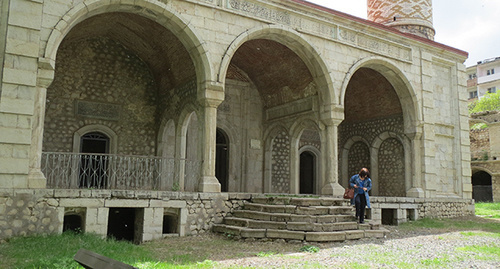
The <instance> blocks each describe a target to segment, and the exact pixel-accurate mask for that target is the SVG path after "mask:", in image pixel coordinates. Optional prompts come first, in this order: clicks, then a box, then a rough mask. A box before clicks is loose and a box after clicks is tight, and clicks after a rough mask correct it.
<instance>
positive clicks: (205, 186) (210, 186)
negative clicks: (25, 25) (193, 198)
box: [198, 176, 221, 192]
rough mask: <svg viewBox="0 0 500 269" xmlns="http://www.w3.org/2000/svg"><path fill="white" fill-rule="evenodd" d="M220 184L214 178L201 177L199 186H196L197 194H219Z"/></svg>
mask: <svg viewBox="0 0 500 269" xmlns="http://www.w3.org/2000/svg"><path fill="white" fill-rule="evenodd" d="M220 189H221V187H220V183H219V180H217V178H216V177H214V176H205V177H201V179H200V184H198V191H199V192H220Z"/></svg>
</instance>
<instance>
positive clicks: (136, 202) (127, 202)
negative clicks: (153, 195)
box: [104, 199, 149, 208]
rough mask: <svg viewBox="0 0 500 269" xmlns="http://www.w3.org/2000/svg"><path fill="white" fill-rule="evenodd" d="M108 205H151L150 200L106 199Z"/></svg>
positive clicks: (132, 206) (105, 202)
mask: <svg viewBox="0 0 500 269" xmlns="http://www.w3.org/2000/svg"><path fill="white" fill-rule="evenodd" d="M104 205H105V206H106V207H130V208H135V207H149V200H133V199H109V200H105V201H104Z"/></svg>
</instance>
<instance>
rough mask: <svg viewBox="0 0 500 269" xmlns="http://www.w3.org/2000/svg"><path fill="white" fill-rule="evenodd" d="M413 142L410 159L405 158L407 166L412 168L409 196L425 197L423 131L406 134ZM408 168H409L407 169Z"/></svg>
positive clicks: (407, 194) (407, 193)
mask: <svg viewBox="0 0 500 269" xmlns="http://www.w3.org/2000/svg"><path fill="white" fill-rule="evenodd" d="M406 136H407V137H408V138H409V139H410V143H411V149H410V150H411V152H410V154H411V156H410V160H405V161H406V163H405V167H408V168H410V169H411V175H410V178H411V180H410V189H409V190H408V191H407V192H406V196H407V197H415V198H423V197H424V196H425V193H424V190H423V189H422V178H421V177H422V173H421V167H422V157H421V152H422V151H421V150H420V147H421V139H422V134H421V133H412V134H406ZM407 170H408V169H407Z"/></svg>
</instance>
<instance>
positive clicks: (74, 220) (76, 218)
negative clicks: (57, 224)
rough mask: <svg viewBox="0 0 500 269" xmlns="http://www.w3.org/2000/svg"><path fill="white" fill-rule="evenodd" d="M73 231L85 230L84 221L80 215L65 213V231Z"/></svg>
mask: <svg viewBox="0 0 500 269" xmlns="http://www.w3.org/2000/svg"><path fill="white" fill-rule="evenodd" d="M66 231H72V232H75V233H80V232H82V231H83V221H82V217H81V216H80V215H74V214H71V215H65V216H64V222H63V232H66Z"/></svg>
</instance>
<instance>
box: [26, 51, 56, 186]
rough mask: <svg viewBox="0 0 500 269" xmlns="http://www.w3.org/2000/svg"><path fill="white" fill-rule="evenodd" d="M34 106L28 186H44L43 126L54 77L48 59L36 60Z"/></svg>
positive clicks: (50, 62) (45, 182) (51, 62)
mask: <svg viewBox="0 0 500 269" xmlns="http://www.w3.org/2000/svg"><path fill="white" fill-rule="evenodd" d="M38 62H39V69H38V74H37V87H36V93H35V108H34V111H33V117H32V123H31V148H30V160H29V174H28V188H45V187H46V185H47V180H46V178H45V176H44V174H43V173H42V170H41V161H42V144H43V126H44V120H45V100H46V95H47V88H48V87H49V85H50V84H51V83H52V80H53V79H54V63H53V61H50V60H48V59H44V58H41V59H39V60H38Z"/></svg>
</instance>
